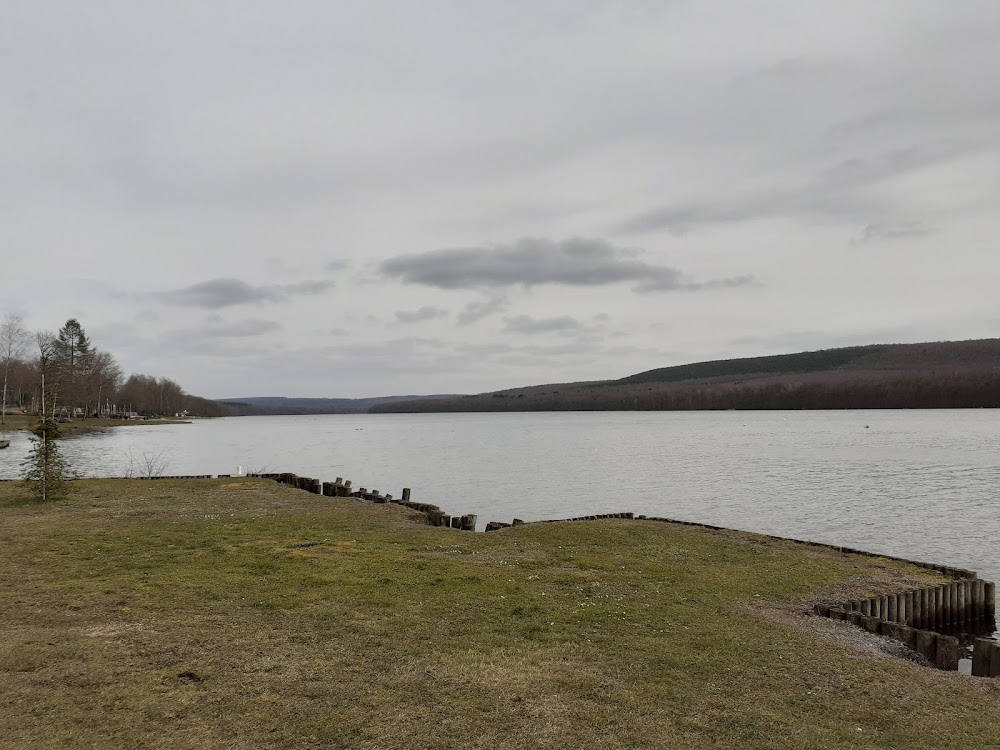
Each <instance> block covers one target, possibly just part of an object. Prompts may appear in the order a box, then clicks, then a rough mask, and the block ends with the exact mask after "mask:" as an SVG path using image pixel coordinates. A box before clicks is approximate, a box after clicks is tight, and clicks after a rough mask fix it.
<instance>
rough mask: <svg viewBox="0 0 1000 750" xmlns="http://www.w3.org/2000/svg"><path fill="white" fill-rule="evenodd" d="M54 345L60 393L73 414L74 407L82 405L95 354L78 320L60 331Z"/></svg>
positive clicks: (67, 324) (68, 323)
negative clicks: (88, 372)
mask: <svg viewBox="0 0 1000 750" xmlns="http://www.w3.org/2000/svg"><path fill="white" fill-rule="evenodd" d="M53 343H54V345H55V349H54V354H55V364H56V368H57V371H58V374H59V378H60V380H61V387H60V392H61V393H62V399H63V401H64V402H65V403H66V405H67V406H69V407H70V409H71V412H70V413H71V414H72V409H73V407H76V406H80V405H81V399H82V398H83V396H84V393H83V390H84V378H85V375H86V374H87V371H88V370H89V368H90V365H91V361H92V359H93V354H94V352H93V350H92V348H91V345H90V339H89V338H87V334H86V333H85V332H84V330H83V326H81V325H80V323H79V321H78V320H77V319H76V318H70V319H69V320H67V321H66V323H65V324H64V325H63V327H62V328H60V329H59V334H58V335H57V336H56V338H55V341H54V342H53ZM83 400H85V399H83ZM84 406H85V404H84ZM85 411H86V410H85Z"/></svg>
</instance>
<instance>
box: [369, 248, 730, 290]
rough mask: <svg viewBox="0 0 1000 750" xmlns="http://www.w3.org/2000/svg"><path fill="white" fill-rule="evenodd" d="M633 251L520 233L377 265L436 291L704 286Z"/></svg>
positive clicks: (386, 272)
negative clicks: (503, 240) (501, 241)
mask: <svg viewBox="0 0 1000 750" xmlns="http://www.w3.org/2000/svg"><path fill="white" fill-rule="evenodd" d="M635 255H636V251H635V250H632V249H628V248H620V247H616V246H614V245H612V244H611V243H610V242H608V241H606V240H603V239H589V238H583V237H576V238H573V239H569V240H562V241H558V242H557V241H554V240H550V239H545V238H540V237H525V238H522V239H519V240H517V241H515V242H513V243H512V244H508V245H495V246H492V247H471V248H457V249H444V250H432V251H430V252H426V253H419V254H415V255H402V256H397V257H395V258H390V259H389V260H387V261H385V262H384V263H382V265H381V270H382V273H383V274H385V275H386V276H388V277H391V278H397V279H399V280H401V281H402V282H403V283H406V284H423V285H426V286H433V287H437V288H439V289H469V288H484V287H485V288H491V287H493V288H497V287H508V286H516V285H524V286H526V287H531V286H535V285H538V284H565V285H569V286H600V285H604V284H615V283H620V282H626V281H632V282H637V285H636V287H635V290H636V291H641V292H648V291H669V290H674V289H697V288H700V287H703V286H705V285H706V283H699V282H692V281H685V279H684V277H683V275H682V274H681V272H680V271H679V270H678V269H676V268H672V267H670V266H660V265H654V264H651V263H647V262H645V261H642V260H636V259H634V256H635ZM744 279H745V277H738V278H737V279H735V280H731V281H730V280H724V285H730V284H732V285H743V284H745V283H748V282H747V281H746V280H744ZM707 283H710V282H707Z"/></svg>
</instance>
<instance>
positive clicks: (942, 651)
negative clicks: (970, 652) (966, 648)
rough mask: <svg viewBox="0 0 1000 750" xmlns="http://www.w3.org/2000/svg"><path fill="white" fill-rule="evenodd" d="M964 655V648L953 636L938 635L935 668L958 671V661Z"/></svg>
mask: <svg viewBox="0 0 1000 750" xmlns="http://www.w3.org/2000/svg"><path fill="white" fill-rule="evenodd" d="M961 655H962V646H961V644H960V643H959V642H958V638H956V637H955V636H953V635H941V634H940V633H938V634H937V654H936V655H935V658H934V666H936V667H937V668H938V669H943V670H945V671H949V672H957V671H958V660H959V658H961Z"/></svg>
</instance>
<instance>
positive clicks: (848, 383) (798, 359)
mask: <svg viewBox="0 0 1000 750" xmlns="http://www.w3.org/2000/svg"><path fill="white" fill-rule="evenodd" d="M976 407H990V408H1000V339H980V340H975V341H945V342H933V343H922V344H879V345H871V346H856V347H845V348H843V349H830V350H826V351H818V352H801V353H798V354H783V355H776V356H773V357H751V358H745V359H731V360H716V361H712V362H696V363H692V364H688V365H680V366H677V367H665V368H659V369H656V370H648V371H646V372H642V373H638V374H636V375H632V376H629V377H625V378H621V379H620V380H608V381H597V382H590V383H561V384H553V385H539V386H530V387H527V388H515V389H510V390H504V391H496V392H493V393H482V394H478V395H475V396H466V397H464V398H459V399H446V400H438V401H419V402H405V403H397V404H387V405H381V406H376V407H374V408H372V409H371V411H373V412H428V411H450V412H460V411H594V410H598V411H599V410H637V411H682V410H716V409H927V408H932V409H933V408H937V409H940V408H953V409H958V408H976Z"/></svg>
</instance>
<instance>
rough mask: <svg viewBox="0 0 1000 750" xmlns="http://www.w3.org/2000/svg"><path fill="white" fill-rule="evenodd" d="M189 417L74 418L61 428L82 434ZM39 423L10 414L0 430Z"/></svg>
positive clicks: (25, 416)
mask: <svg viewBox="0 0 1000 750" xmlns="http://www.w3.org/2000/svg"><path fill="white" fill-rule="evenodd" d="M190 423H191V421H190V420H188V419H107V418H101V419H74V420H73V421H72V422H62V423H60V424H59V429H60V430H62V432H63V433H64V434H71V433H72V434H80V433H84V432H97V431H99V430H106V429H108V428H109V427H130V426H134V425H157V424H190ZM36 424H38V417H35V416H27V415H24V414H8V415H7V421H6V423H5V424H2V425H0V432H17V431H18V430H30V429H31V428H32V427H34V426H35V425H36Z"/></svg>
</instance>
